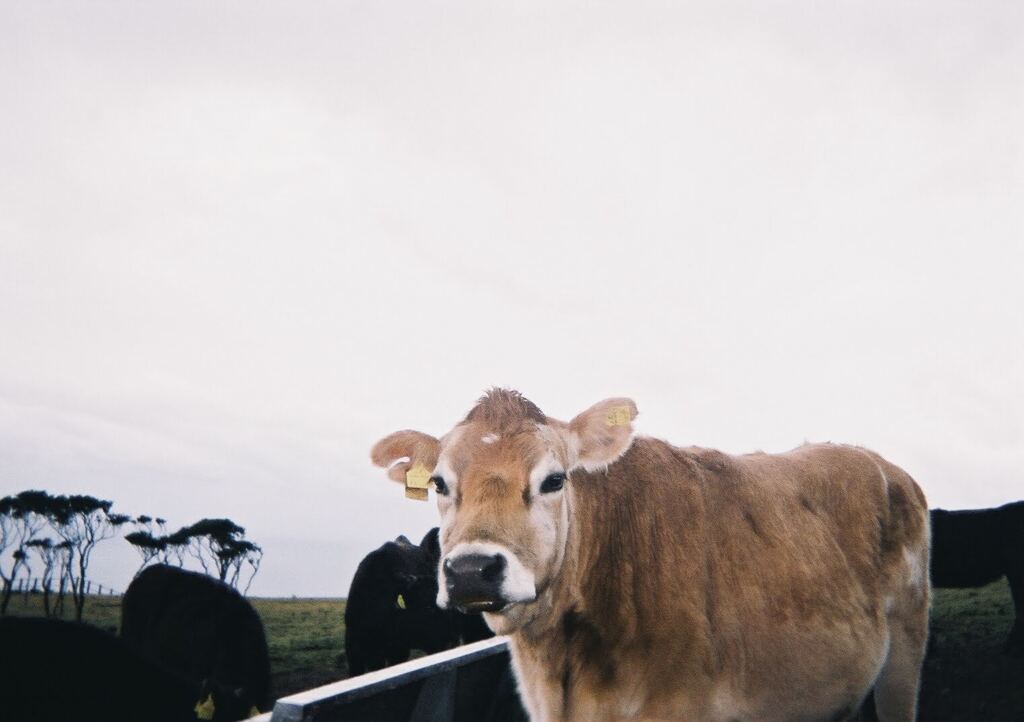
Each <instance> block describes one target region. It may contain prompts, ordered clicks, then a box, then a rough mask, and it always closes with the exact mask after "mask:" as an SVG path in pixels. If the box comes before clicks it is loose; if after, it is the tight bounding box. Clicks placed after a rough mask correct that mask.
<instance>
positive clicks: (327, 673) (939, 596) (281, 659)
mask: <svg viewBox="0 0 1024 722" xmlns="http://www.w3.org/2000/svg"><path fill="white" fill-rule="evenodd" d="M252 601H253V606H255V607H256V610H257V611H258V612H259V614H260V616H261V617H262V619H263V624H264V626H265V628H266V631H267V641H268V643H269V645H270V660H271V665H272V668H273V684H274V695H275V696H278V697H280V696H284V695H287V694H291V693H293V692H298V691H300V690H303V689H308V688H310V687H315V686H317V685H321V684H326V683H327V682H331V681H334V680H338V679H343V678H344V677H345V676H347V668H346V666H345V662H344V655H343V649H342V647H343V644H344V628H345V625H344V614H345V602H344V600H342V599H254V600H252ZM8 613H9V614H14V615H32V616H35V615H39V614H41V613H42V608H41V602H40V600H39V599H38V598H37V597H32V596H30V597H28V598H26V599H23V598H15V599H13V600H12V601H11V608H10V609H9V610H8ZM85 616H86V621H88V622H90V623H92V624H96V625H97V626H100V627H103V628H105V629H108V630H111V631H116V629H117V627H118V624H119V620H120V599H119V598H117V597H92V598H90V599H89V600H88V603H87V605H86V615H85ZM1012 622H1013V603H1012V601H1011V599H1010V592H1009V588H1008V587H1007V585H1006V582H1005V581H1000V582H997V583H995V584H992V585H989V586H987V587H983V588H981V589H962V590H961V589H940V590H936V592H935V599H934V603H933V605H932V639H933V643H934V647H933V649H932V652H931V654H930V655H929V657H928V659H927V661H926V662H925V673H924V682H923V685H922V689H921V710H920V715H919V719H920V720H921V721H922V722H982V721H984V722H1022V721H1024V659H1019V658H1013V657H1010V656H1008V655H1006V654H1005V653H1003V651H1002V650H1003V643H1004V641H1005V640H1006V636H1007V634H1008V633H1009V631H1010V626H1011V624H1012Z"/></svg>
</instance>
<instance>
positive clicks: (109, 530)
mask: <svg viewBox="0 0 1024 722" xmlns="http://www.w3.org/2000/svg"><path fill="white" fill-rule="evenodd" d="M113 504H114V503H113V502H112V501H106V500H102V499H97V498H96V497H93V496H84V495H74V496H60V497H57V499H56V504H55V505H54V521H55V527H56V530H57V533H58V534H59V535H60V536H61V538H62V539H64V541H66V542H68V543H69V544H70V545H71V549H72V555H73V562H72V564H71V566H70V577H71V597H72V599H73V601H74V603H75V618H76V619H77V620H78V621H82V611H83V610H84V609H85V592H86V588H87V587H86V574H87V572H88V569H89V562H90V560H91V557H92V553H93V551H94V550H95V548H96V545H97V544H99V543H100V542H101V541H103V540H104V539H110V538H111V537H112V536H114V534H115V533H116V532H117V529H118V528H119V527H121V526H122V525H124V524H126V523H128V522H129V521H131V517H129V516H126V515H124V514H112V513H111V512H110V508H111V507H112V506H113Z"/></svg>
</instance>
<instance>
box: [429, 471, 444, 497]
mask: <svg viewBox="0 0 1024 722" xmlns="http://www.w3.org/2000/svg"><path fill="white" fill-rule="evenodd" d="M430 480H431V481H432V482H434V491H436V492H437V493H438V494H440V495H441V496H448V485H447V484H445V483H444V479H442V478H441V477H440V476H432V477H430Z"/></svg>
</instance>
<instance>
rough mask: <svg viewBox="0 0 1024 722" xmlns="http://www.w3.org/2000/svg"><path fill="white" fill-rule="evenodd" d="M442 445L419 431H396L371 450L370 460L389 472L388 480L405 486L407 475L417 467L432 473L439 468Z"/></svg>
mask: <svg viewBox="0 0 1024 722" xmlns="http://www.w3.org/2000/svg"><path fill="white" fill-rule="evenodd" d="M440 449H441V443H440V442H439V441H438V440H437V439H435V438H434V437H433V436H430V435H428V434H424V433H421V432H419V431H410V430H405V431H396V432H395V433H393V434H391V435H390V436H386V437H384V438H383V439H381V440H380V441H378V442H377V443H376V444H374V445H373V449H371V450H370V459H372V460H373V463H374V464H376V465H377V466H382V467H384V468H385V469H387V470H388V478H389V479H391V480H392V481H397V482H398V483H399V484H405V473H406V472H407V471H409V469H412V468H415V467H417V466H422V467H424V468H425V469H426V470H427V471H428V472H432V471H433V470H434V467H435V466H437V455H438V454H439V453H440Z"/></svg>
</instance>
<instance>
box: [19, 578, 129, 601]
mask: <svg viewBox="0 0 1024 722" xmlns="http://www.w3.org/2000/svg"><path fill="white" fill-rule="evenodd" d="M44 588H45V584H44V582H43V580H42V578H40V577H27V578H26V577H20V578H18V579H16V580H15V582H14V591H13V592H12V593H13V594H15V595H17V594H21V595H23V596H28V595H30V594H42V593H43V591H44ZM65 590H66V592H67V593H68V594H70V593H71V587H70V585H68V586H66V587H65ZM58 591H59V589H58V587H57V586H54V585H53V584H52V583H51V584H50V594H56V593H57V592H58ZM85 593H86V594H87V595H96V596H112V597H120V596H122V594H123V592H121V591H120V590H118V589H115V588H114V587H111V586H109V585H106V584H99V583H97V582H93V581H91V580H88V579H87V580H86V581H85Z"/></svg>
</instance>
